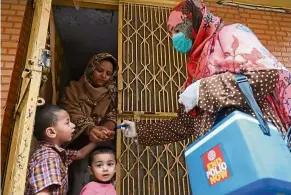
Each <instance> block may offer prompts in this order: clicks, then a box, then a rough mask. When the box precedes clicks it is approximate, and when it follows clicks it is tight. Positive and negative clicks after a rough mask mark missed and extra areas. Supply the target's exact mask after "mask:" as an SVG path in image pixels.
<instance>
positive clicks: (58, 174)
mask: <svg viewBox="0 0 291 195" xmlns="http://www.w3.org/2000/svg"><path fill="white" fill-rule="evenodd" d="M34 128H35V129H34V135H35V137H36V139H37V140H38V141H40V142H39V145H38V147H37V149H36V151H35V152H34V153H33V155H32V158H31V160H30V161H29V165H28V172H27V180H26V188H25V195H34V194H37V195H46V194H50V195H66V194H67V192H68V174H67V170H68V166H69V165H70V164H71V162H72V161H73V160H78V159H82V158H85V157H86V156H87V155H88V154H89V153H90V152H91V151H92V150H93V149H94V148H95V147H96V143H89V144H88V145H86V146H85V147H83V148H82V149H80V150H78V151H75V150H65V149H64V148H62V147H61V146H62V145H63V144H64V143H66V142H69V141H70V140H71V139H72V136H73V134H74V131H75V125H74V124H73V123H72V122H70V117H69V114H68V113H67V112H66V111H65V110H63V109H61V108H60V107H58V106H54V105H49V106H44V107H42V108H39V109H38V110H37V112H36V118H35V125H34Z"/></svg>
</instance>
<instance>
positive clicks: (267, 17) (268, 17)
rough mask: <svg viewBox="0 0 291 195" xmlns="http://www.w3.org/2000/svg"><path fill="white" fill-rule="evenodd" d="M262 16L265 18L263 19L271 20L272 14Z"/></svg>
mask: <svg viewBox="0 0 291 195" xmlns="http://www.w3.org/2000/svg"><path fill="white" fill-rule="evenodd" d="M262 18H263V19H265V20H271V19H272V16H264V15H263V16H262Z"/></svg>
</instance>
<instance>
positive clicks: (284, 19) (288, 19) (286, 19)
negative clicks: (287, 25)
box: [283, 17, 291, 22]
mask: <svg viewBox="0 0 291 195" xmlns="http://www.w3.org/2000/svg"><path fill="white" fill-rule="evenodd" d="M283 21H287V22H291V17H290V18H287V17H283Z"/></svg>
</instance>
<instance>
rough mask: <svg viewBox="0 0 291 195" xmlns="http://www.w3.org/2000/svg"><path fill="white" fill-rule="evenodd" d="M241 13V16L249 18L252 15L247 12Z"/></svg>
mask: <svg viewBox="0 0 291 195" xmlns="http://www.w3.org/2000/svg"><path fill="white" fill-rule="evenodd" d="M239 15H240V16H241V17H244V18H249V17H250V14H246V13H240V14H239Z"/></svg>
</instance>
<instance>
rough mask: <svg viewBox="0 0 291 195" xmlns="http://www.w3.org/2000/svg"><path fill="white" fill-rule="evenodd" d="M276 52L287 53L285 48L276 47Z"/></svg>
mask: <svg viewBox="0 0 291 195" xmlns="http://www.w3.org/2000/svg"><path fill="white" fill-rule="evenodd" d="M275 51H283V52H284V51H287V50H286V48H285V47H275Z"/></svg>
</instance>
